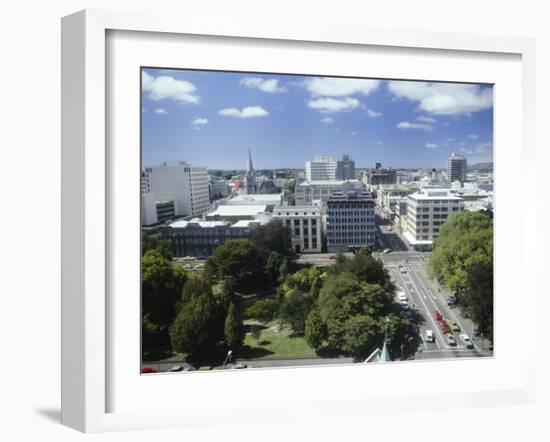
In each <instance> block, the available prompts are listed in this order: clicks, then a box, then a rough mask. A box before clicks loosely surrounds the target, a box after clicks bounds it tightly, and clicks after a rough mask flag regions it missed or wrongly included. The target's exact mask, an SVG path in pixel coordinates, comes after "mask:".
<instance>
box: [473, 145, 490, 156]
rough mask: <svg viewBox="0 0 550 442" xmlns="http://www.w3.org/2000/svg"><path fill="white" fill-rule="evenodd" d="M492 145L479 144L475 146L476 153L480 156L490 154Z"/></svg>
mask: <svg viewBox="0 0 550 442" xmlns="http://www.w3.org/2000/svg"><path fill="white" fill-rule="evenodd" d="M492 151H493V143H480V144H478V145H477V146H476V152H477V153H480V154H488V153H491V154H492Z"/></svg>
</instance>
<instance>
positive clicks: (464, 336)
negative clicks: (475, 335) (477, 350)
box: [458, 333, 474, 348]
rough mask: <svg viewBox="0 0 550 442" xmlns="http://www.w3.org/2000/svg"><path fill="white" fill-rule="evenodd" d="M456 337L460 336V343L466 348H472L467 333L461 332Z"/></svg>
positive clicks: (472, 345)
mask: <svg viewBox="0 0 550 442" xmlns="http://www.w3.org/2000/svg"><path fill="white" fill-rule="evenodd" d="M458 337H459V338H460V340H461V341H462V343H463V344H464V345H465V346H466V348H474V344H473V342H472V340H471V339H470V337H469V336H468V335H467V334H465V333H462V334H460V335H458Z"/></svg>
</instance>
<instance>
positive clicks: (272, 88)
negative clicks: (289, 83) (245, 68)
mask: <svg viewBox="0 0 550 442" xmlns="http://www.w3.org/2000/svg"><path fill="white" fill-rule="evenodd" d="M239 84H242V85H243V86H246V87H249V88H251V89H258V90H260V91H262V92H269V93H270V94H276V93H279V92H286V88H284V87H280V86H279V80H277V79H275V78H270V79H268V80H264V79H263V78H258V77H245V78H243V79H242V80H241V81H239Z"/></svg>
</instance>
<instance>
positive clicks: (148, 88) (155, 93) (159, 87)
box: [141, 71, 201, 104]
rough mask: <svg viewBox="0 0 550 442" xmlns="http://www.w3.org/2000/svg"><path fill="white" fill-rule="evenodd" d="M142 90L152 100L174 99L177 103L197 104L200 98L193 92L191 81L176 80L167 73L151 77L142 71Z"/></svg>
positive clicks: (193, 86) (194, 89) (193, 87)
mask: <svg viewBox="0 0 550 442" xmlns="http://www.w3.org/2000/svg"><path fill="white" fill-rule="evenodd" d="M141 88H142V91H144V92H148V93H149V95H148V96H149V98H150V99H151V100H154V101H160V100H174V101H177V102H179V103H190V104H198V103H200V100H201V98H200V97H199V96H198V95H196V94H195V91H196V90H197V88H196V87H195V85H194V84H193V83H190V82H188V81H185V80H176V79H175V78H174V77H170V76H168V75H161V76H159V77H153V76H152V75H149V74H148V73H147V72H145V71H143V73H142V75H141Z"/></svg>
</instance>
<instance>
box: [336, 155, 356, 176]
mask: <svg viewBox="0 0 550 442" xmlns="http://www.w3.org/2000/svg"><path fill="white" fill-rule="evenodd" d="M336 179H337V180H354V179H355V161H353V160H352V159H350V156H349V155H342V159H341V160H338V162H337V163H336Z"/></svg>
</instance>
